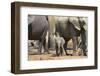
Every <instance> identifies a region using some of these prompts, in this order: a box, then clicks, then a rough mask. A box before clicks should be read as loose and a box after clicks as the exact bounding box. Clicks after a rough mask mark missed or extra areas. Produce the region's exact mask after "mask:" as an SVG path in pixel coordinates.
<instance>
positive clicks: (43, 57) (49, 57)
mask: <svg viewBox="0 0 100 76" xmlns="http://www.w3.org/2000/svg"><path fill="white" fill-rule="evenodd" d="M81 58H87V57H86V56H59V57H57V56H55V57H53V56H52V54H46V55H28V60H29V61H32V60H60V59H81Z"/></svg>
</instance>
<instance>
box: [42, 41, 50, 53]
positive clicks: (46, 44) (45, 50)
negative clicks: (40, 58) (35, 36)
mask: <svg viewBox="0 0 100 76" xmlns="http://www.w3.org/2000/svg"><path fill="white" fill-rule="evenodd" d="M43 46H44V52H47V53H48V54H49V50H48V43H47V42H46V40H44V43H43Z"/></svg>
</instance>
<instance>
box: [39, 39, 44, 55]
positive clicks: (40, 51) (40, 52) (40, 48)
mask: <svg viewBox="0 0 100 76" xmlns="http://www.w3.org/2000/svg"><path fill="white" fill-rule="evenodd" d="M42 45H43V42H42V41H41V40H40V41H39V50H38V51H39V54H42Z"/></svg>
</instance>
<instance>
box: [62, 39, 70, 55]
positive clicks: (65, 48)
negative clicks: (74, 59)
mask: <svg viewBox="0 0 100 76" xmlns="http://www.w3.org/2000/svg"><path fill="white" fill-rule="evenodd" d="M67 43H68V41H65V44H64V45H63V47H64V50H65V53H66V55H69V54H68V53H67Z"/></svg>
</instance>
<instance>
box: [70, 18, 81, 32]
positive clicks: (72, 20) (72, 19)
mask: <svg viewBox="0 0 100 76" xmlns="http://www.w3.org/2000/svg"><path fill="white" fill-rule="evenodd" d="M69 20H70V22H71V23H72V24H73V25H74V27H75V28H76V29H77V30H81V27H80V25H79V21H78V18H77V17H70V18H69Z"/></svg>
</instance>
